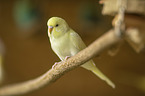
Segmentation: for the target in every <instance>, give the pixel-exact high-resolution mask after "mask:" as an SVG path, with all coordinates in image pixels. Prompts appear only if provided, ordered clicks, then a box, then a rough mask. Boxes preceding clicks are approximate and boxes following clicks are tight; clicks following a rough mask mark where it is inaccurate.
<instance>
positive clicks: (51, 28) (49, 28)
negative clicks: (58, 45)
mask: <svg viewBox="0 0 145 96" xmlns="http://www.w3.org/2000/svg"><path fill="white" fill-rule="evenodd" d="M52 30H53V27H52V26H48V35H49V37H50V34H51V32H52Z"/></svg>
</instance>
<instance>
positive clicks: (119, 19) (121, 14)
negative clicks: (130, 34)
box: [114, 0, 126, 36]
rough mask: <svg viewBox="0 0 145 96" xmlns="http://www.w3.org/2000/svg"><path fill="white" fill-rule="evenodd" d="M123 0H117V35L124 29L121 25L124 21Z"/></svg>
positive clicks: (115, 27)
mask: <svg viewBox="0 0 145 96" xmlns="http://www.w3.org/2000/svg"><path fill="white" fill-rule="evenodd" d="M124 2H125V1H123V0H118V2H117V3H118V6H119V7H118V8H119V9H118V14H117V19H116V21H115V26H114V29H115V33H116V35H117V36H122V32H123V31H124V25H123V21H124V12H125V7H126V5H125V3H124Z"/></svg>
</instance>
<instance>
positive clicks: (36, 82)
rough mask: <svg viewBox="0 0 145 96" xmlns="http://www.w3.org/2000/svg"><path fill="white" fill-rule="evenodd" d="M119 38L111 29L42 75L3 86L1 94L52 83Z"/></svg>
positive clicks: (20, 91) (18, 92) (33, 88)
mask: <svg viewBox="0 0 145 96" xmlns="http://www.w3.org/2000/svg"><path fill="white" fill-rule="evenodd" d="M119 40H120V37H118V36H116V34H115V32H114V30H110V31H109V32H107V33H105V34H104V35H103V36H101V37H100V38H99V39H97V40H95V41H94V42H93V43H92V44H91V45H90V46H88V47H87V48H85V49H84V50H82V51H81V52H79V53H78V54H76V55H75V56H73V57H71V58H69V59H68V60H67V61H63V62H61V63H59V64H58V65H56V66H55V67H54V68H52V69H50V70H49V71H47V72H46V73H45V74H43V75H42V76H40V77H38V78H36V79H33V80H29V81H26V82H23V83H18V84H14V85H8V86H4V87H1V88H0V95H1V96H5V95H6V96H8V95H20V94H24V93H28V92H31V91H34V90H36V89H40V88H41V87H43V86H44V85H48V84H51V83H52V82H54V81H56V80H57V79H58V78H60V77H61V76H62V75H63V74H65V73H67V72H68V71H70V70H72V69H74V68H76V67H78V66H80V65H82V64H83V63H85V62H87V61H89V60H90V59H91V58H93V57H95V56H96V55H98V54H99V53H100V52H102V51H103V50H105V49H106V48H108V47H109V46H111V45H113V44H115V43H117V42H118V41H119Z"/></svg>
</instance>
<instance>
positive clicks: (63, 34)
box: [47, 17, 115, 88]
mask: <svg viewBox="0 0 145 96" xmlns="http://www.w3.org/2000/svg"><path fill="white" fill-rule="evenodd" d="M47 25H48V36H49V39H50V43H51V47H52V49H53V51H54V52H55V53H56V54H57V55H58V57H59V58H60V59H61V60H62V61H63V60H65V58H66V57H68V56H69V57H71V56H74V55H75V54H77V53H78V52H79V51H81V50H83V49H84V48H86V45H85V44H84V42H83V41H82V39H81V37H80V36H79V35H78V34H77V33H76V32H75V31H73V30H72V29H71V28H70V27H69V25H68V24H67V23H66V21H65V20H64V19H62V18H60V17H52V18H50V19H49V20H48V22H47ZM81 67H83V68H85V69H87V70H90V71H92V72H93V73H94V74H95V75H97V76H98V77H99V78H101V79H102V80H104V81H106V82H107V83H108V84H109V85H110V86H111V87H113V88H115V84H114V83H113V82H112V81H111V80H109V78H107V77H106V76H105V75H104V74H103V73H102V72H101V71H100V70H99V69H98V68H97V67H96V66H95V63H94V62H93V60H90V61H88V62H86V63H85V64H83V65H81Z"/></svg>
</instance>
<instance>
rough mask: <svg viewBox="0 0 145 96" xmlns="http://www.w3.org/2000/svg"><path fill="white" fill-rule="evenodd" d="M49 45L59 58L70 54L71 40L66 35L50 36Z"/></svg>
mask: <svg viewBox="0 0 145 96" xmlns="http://www.w3.org/2000/svg"><path fill="white" fill-rule="evenodd" d="M51 47H52V49H53V51H54V52H55V53H56V54H57V55H58V56H59V57H60V58H65V57H66V56H71V42H70V40H69V38H68V37H67V36H66V37H63V38H57V39H55V38H52V39H51Z"/></svg>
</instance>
